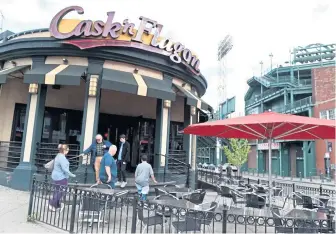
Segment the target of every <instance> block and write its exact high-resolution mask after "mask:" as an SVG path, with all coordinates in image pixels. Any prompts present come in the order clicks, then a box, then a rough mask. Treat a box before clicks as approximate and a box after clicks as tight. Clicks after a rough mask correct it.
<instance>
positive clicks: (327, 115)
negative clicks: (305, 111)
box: [320, 108, 336, 120]
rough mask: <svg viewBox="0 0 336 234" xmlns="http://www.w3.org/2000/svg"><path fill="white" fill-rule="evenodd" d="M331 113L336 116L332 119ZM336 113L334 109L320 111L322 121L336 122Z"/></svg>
mask: <svg viewBox="0 0 336 234" xmlns="http://www.w3.org/2000/svg"><path fill="white" fill-rule="evenodd" d="M331 111H333V112H334V116H333V117H332V118H330V112H331ZM335 112H336V109H334V108H331V109H326V110H321V111H320V119H329V120H335Z"/></svg>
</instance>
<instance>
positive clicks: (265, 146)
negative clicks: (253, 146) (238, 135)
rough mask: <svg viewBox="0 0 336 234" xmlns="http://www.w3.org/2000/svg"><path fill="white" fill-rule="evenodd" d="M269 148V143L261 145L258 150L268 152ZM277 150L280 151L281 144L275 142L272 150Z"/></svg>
mask: <svg viewBox="0 0 336 234" xmlns="http://www.w3.org/2000/svg"><path fill="white" fill-rule="evenodd" d="M268 146H269V144H268V143H259V144H258V146H257V148H258V150H268V148H269V147H268ZM275 149H277V150H278V149H280V143H275V142H273V143H272V150H275Z"/></svg>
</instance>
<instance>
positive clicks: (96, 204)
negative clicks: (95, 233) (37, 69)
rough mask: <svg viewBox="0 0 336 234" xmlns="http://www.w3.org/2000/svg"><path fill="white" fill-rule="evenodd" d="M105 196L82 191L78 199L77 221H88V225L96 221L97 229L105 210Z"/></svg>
mask: <svg viewBox="0 0 336 234" xmlns="http://www.w3.org/2000/svg"><path fill="white" fill-rule="evenodd" d="M106 204H107V200H106V198H105V199H104V198H102V197H100V196H99V195H98V194H96V193H91V192H84V193H83V194H82V199H81V201H80V205H79V207H80V210H79V220H78V221H79V222H83V223H84V222H85V223H89V227H91V226H92V224H93V223H98V230H99V227H100V223H101V222H103V220H104V219H103V215H105V211H106Z"/></svg>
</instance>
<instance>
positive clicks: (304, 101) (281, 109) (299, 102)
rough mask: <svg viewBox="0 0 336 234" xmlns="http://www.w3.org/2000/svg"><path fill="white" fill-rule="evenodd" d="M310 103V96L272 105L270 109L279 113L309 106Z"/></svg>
mask: <svg viewBox="0 0 336 234" xmlns="http://www.w3.org/2000/svg"><path fill="white" fill-rule="evenodd" d="M312 104H313V102H312V97H306V98H303V99H300V100H297V101H295V102H293V103H289V104H287V105H284V106H280V107H273V108H272V111H274V112H279V113H285V112H289V113H292V112H296V111H300V110H303V109H305V108H307V107H310V106H311V105H312Z"/></svg>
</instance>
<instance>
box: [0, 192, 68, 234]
mask: <svg viewBox="0 0 336 234" xmlns="http://www.w3.org/2000/svg"><path fill="white" fill-rule="evenodd" d="M28 203H29V193H28V192H22V191H17V190H13V189H10V188H7V187H3V186H0V220H1V222H0V223H1V225H0V233H4V232H7V233H64V232H63V231H61V230H59V229H55V228H52V227H48V226H46V225H43V224H40V223H31V222H27V212H28Z"/></svg>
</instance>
